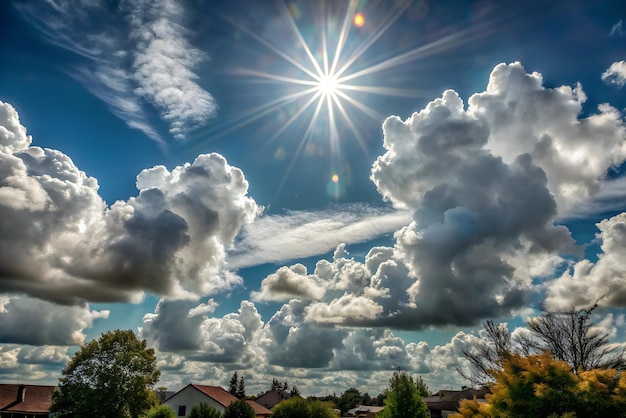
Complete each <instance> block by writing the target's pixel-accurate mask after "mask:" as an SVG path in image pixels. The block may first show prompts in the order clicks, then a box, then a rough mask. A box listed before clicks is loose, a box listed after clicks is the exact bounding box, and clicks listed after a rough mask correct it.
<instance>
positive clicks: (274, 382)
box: [270, 378, 283, 391]
mask: <svg viewBox="0 0 626 418" xmlns="http://www.w3.org/2000/svg"><path fill="white" fill-rule="evenodd" d="M282 388H283V385H281V384H280V382H279V381H278V379H276V378H274V379H272V386H270V390H277V391H280V390H282Z"/></svg>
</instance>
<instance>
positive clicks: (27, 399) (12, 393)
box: [0, 383, 55, 413]
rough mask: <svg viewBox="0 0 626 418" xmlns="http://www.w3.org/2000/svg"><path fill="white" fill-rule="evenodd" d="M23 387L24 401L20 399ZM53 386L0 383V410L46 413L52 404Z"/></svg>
mask: <svg viewBox="0 0 626 418" xmlns="http://www.w3.org/2000/svg"><path fill="white" fill-rule="evenodd" d="M20 388H23V389H24V401H23V402H22V400H21V399H20ZM54 389H55V386H41V385H13V384H2V383H0V411H11V412H28V413H38V412H39V413H43V412H45V413H47V412H48V411H49V410H50V405H52V392H53V391H54Z"/></svg>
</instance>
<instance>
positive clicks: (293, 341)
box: [259, 299, 348, 368]
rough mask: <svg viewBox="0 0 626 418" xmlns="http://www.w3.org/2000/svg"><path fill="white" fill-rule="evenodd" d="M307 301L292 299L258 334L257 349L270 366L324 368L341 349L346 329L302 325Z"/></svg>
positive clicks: (306, 323)
mask: <svg viewBox="0 0 626 418" xmlns="http://www.w3.org/2000/svg"><path fill="white" fill-rule="evenodd" d="M307 306H308V303H307V302H304V301H299V300H296V299H293V300H291V301H289V303H288V304H285V305H283V307H282V308H281V309H280V310H279V311H278V312H276V313H275V314H274V316H272V318H271V319H270V320H269V321H268V322H267V324H266V326H265V327H264V328H263V330H262V332H261V340H260V342H259V344H260V346H261V347H262V348H263V350H264V351H265V353H266V355H267V360H268V362H269V364H272V365H278V366H283V367H303V368H318V367H326V366H328V364H329V363H330V361H331V360H332V359H333V356H334V352H335V350H336V349H338V348H340V347H342V346H343V339H344V338H345V337H346V336H347V335H348V331H347V330H342V329H332V328H326V327H320V326H319V325H317V324H315V323H312V322H305V320H304V318H305V310H306V307H307Z"/></svg>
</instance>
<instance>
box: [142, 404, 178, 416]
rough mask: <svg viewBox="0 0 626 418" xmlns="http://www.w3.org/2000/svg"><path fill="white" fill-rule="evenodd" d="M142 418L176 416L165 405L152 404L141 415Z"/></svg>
mask: <svg viewBox="0 0 626 418" xmlns="http://www.w3.org/2000/svg"><path fill="white" fill-rule="evenodd" d="M142 416H143V417H144V418H176V413H175V412H174V411H173V410H172V408H170V407H169V406H167V405H158V406H153V407H152V408H150V409H149V410H148V412H146V413H145V414H144V415H142Z"/></svg>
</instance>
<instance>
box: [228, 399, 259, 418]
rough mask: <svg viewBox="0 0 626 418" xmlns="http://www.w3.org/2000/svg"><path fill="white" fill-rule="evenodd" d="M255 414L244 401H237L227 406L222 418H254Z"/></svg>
mask: <svg viewBox="0 0 626 418" xmlns="http://www.w3.org/2000/svg"><path fill="white" fill-rule="evenodd" d="M255 417H256V414H255V413H254V409H252V407H251V406H250V404H248V402H246V401H245V399H239V400H238V401H235V402H233V403H231V404H230V405H228V406H227V407H226V409H225V410H224V417H223V418H255Z"/></svg>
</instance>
